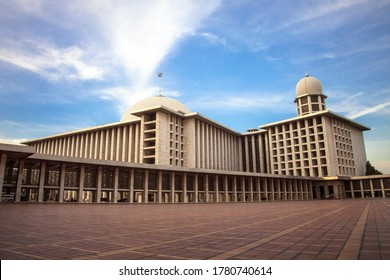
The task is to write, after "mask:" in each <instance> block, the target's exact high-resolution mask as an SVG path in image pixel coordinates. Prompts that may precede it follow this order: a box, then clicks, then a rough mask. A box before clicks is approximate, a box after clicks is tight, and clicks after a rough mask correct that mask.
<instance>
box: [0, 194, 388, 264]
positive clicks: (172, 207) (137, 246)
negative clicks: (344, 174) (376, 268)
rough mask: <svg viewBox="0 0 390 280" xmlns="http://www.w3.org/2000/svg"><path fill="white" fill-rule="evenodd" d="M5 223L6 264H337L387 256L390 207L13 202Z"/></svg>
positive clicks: (1, 238) (384, 203)
mask: <svg viewBox="0 0 390 280" xmlns="http://www.w3.org/2000/svg"><path fill="white" fill-rule="evenodd" d="M366 207H367V209H368V214H367V215H366V216H365V215H362V214H363V213H364V210H365V209H366ZM359 219H360V223H359V224H360V226H359V224H358V221H359ZM0 221H1V223H0V258H1V259H2V260H6V259H27V260H30V259H235V260H237V259H238V260H246V259H266V260H270V259H277V260H291V259H301V260H302V259H303V260H311V259H320V260H333V259H338V258H339V257H340V256H341V254H340V253H341V252H344V253H343V256H344V257H345V256H347V259H366V260H368V259H375V260H380V259H386V260H389V259H390V202H389V200H386V199H355V200H328V201H288V202H287V201H286V202H261V203H227V204H224V203H221V204H149V205H141V204H23V203H19V204H17V203H13V204H12V203H11V204H0ZM359 230H360V233H361V234H360V235H359ZM356 239H358V242H356Z"/></svg>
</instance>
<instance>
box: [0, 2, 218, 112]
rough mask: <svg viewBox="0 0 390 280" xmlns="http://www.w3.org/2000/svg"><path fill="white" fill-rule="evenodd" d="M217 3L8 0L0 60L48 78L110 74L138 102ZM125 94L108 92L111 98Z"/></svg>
mask: <svg viewBox="0 0 390 280" xmlns="http://www.w3.org/2000/svg"><path fill="white" fill-rule="evenodd" d="M220 4H221V0H211V1H210V0H201V1H194V0H160V1H157V0H156V1H125V0H122V1H116V2H115V4H113V3H112V1H109V0H93V1H92V0H70V1H66V2H64V3H62V4H61V5H59V4H58V2H56V1H50V0H36V1H19V0H18V1H17V0H15V1H14V2H13V3H11V4H10V3H5V4H4V7H5V8H3V9H2V10H3V11H4V12H3V14H2V15H1V14H0V16H4V21H5V20H8V21H9V22H7V23H9V24H7V28H5V27H4V26H5V25H4V26H3V28H2V27H0V44H1V45H2V48H1V49H0V60H2V61H5V62H7V63H11V64H13V65H15V66H18V67H20V68H23V69H26V70H29V71H32V72H34V73H37V74H39V75H42V76H43V77H45V78H47V79H49V80H60V79H66V80H91V79H92V80H96V79H105V78H107V77H109V78H110V81H113V83H112V84H116V86H117V87H126V88H129V89H131V91H129V92H127V95H131V96H134V97H135V98H137V96H138V95H140V94H141V93H139V92H146V94H149V93H148V92H150V87H151V84H150V79H151V77H152V76H153V74H154V73H155V71H156V69H157V68H158V67H159V65H160V64H161V63H162V62H163V60H164V58H165V57H166V56H167V54H169V53H170V52H171V51H172V49H173V48H174V47H175V46H176V45H177V43H178V42H179V41H180V40H181V39H182V38H183V37H185V36H188V35H191V34H192V33H193V32H195V31H196V30H197V29H198V28H199V27H200V26H201V24H202V22H203V20H204V19H206V18H207V17H208V16H209V15H210V14H211V13H212V12H214V11H215V10H216V9H217V8H218V7H219V5H220ZM0 13H1V9H0ZM25 22H32V23H33V24H31V26H30V25H28V24H27V25H26V24H24V23H25ZM20 23H22V24H20ZM40 24H42V26H40ZM20 26H22V27H20ZM23 28H24V29H23ZM20 29H23V30H20ZM57 32H58V33H59V34H61V37H60V36H58V35H59V34H57ZM26 34H29V35H28V36H27V35H26ZM1 35H4V36H1ZM63 36H64V38H63ZM1 38H2V39H1ZM86 46H87V47H86ZM113 77H114V78H115V79H116V80H114V79H113ZM98 94H100V93H98ZM124 95H125V94H124V93H123V92H122V93H118V91H116V92H115V93H114V91H111V94H109V96H110V98H114V99H116V98H122V97H123V96H124ZM99 96H103V97H107V96H106V95H99ZM125 100H129V98H126V99H125ZM117 101H118V102H119V103H122V104H123V102H127V101H123V100H122V99H117Z"/></svg>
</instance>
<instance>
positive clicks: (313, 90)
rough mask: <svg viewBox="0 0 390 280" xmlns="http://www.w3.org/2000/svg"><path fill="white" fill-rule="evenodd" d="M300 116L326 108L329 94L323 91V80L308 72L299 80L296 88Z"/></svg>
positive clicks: (296, 100) (296, 101)
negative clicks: (311, 75)
mask: <svg viewBox="0 0 390 280" xmlns="http://www.w3.org/2000/svg"><path fill="white" fill-rule="evenodd" d="M295 91H296V94H297V96H296V98H295V100H294V102H295V103H296V104H297V111H298V116H299V117H300V116H304V115H308V114H312V113H316V112H320V111H323V110H326V103H325V99H326V98H327V96H326V95H325V94H323V93H322V85H321V82H320V81H319V80H318V79H316V78H314V77H310V76H309V75H308V74H306V75H305V77H304V78H302V79H301V80H299V82H298V83H297V86H296V88H295Z"/></svg>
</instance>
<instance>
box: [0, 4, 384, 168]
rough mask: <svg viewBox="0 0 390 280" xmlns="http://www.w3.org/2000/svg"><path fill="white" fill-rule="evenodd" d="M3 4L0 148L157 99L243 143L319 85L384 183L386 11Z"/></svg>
mask: <svg viewBox="0 0 390 280" xmlns="http://www.w3.org/2000/svg"><path fill="white" fill-rule="evenodd" d="M111 2H114V1H107V0H69V1H54V0H51V1H48V0H35V1H23V0H7V1H6V0H0V71H1V75H0V98H1V102H0V140H3V141H16V142H18V141H21V140H25V139H32V138H38V137H43V136H47V135H51V134H54V133H60V132H66V131H70V130H74V129H80V128H86V127H90V126H94V125H98V124H107V123H111V122H115V121H118V120H119V119H120V117H121V115H122V114H123V113H124V111H126V109H127V108H128V107H129V106H131V105H132V104H134V103H135V102H137V101H139V100H140V99H142V98H145V97H149V96H153V95H156V94H158V88H159V80H158V77H157V73H158V72H163V73H164V76H163V79H162V86H163V92H162V93H163V94H164V95H167V96H171V97H173V98H176V99H178V100H179V101H181V102H183V103H184V104H185V105H187V106H188V107H189V108H190V109H191V110H192V111H195V112H199V113H201V114H203V115H206V116H208V117H210V118H211V119H214V120H215V121H218V122H220V123H222V124H225V125H227V126H229V127H231V128H233V129H234V130H237V131H240V132H245V131H246V129H248V128H254V127H258V126H260V125H262V124H266V123H269V122H274V121H279V120H283V119H285V118H290V117H294V116H296V111H295V104H294V103H293V100H294V97H295V85H296V83H297V82H298V80H299V79H300V78H302V77H303V76H304V75H305V73H309V74H310V75H312V76H314V77H316V78H318V79H319V80H320V81H321V82H322V85H323V91H324V93H325V94H326V95H327V96H328V99H327V105H328V108H329V109H330V110H333V111H334V112H336V113H339V114H342V115H344V116H347V117H350V118H352V119H353V120H355V121H357V122H359V123H362V124H364V125H367V126H369V127H371V129H372V130H371V131H368V132H365V141H366V150H367V157H368V159H369V160H370V161H371V162H372V163H373V164H374V165H375V166H376V167H377V168H378V169H380V170H381V171H382V172H385V173H390V148H389V147H390V137H389V136H390V125H389V123H390V122H389V116H390V79H389V77H390V70H389V69H390V67H389V66H390V17H389V16H388V15H389V14H390V1H389V0H383V1H380V0H369V1H364V0H346V1H310V0H305V1H287V0H286V1H265V0H264V1H262V0H257V1H256V0H237V1H233V0H231V1H223V0H198V1H190V0H166V1H163V0H162V1H157V0H156V1H136V0H133V1H124V0H123V1H115V5H113V4H112V3H111Z"/></svg>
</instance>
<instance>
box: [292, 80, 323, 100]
mask: <svg viewBox="0 0 390 280" xmlns="http://www.w3.org/2000/svg"><path fill="white" fill-rule="evenodd" d="M295 92H296V94H297V97H298V96H301V95H305V94H315V95H318V94H322V85H321V82H320V81H319V80H318V79H317V78H314V77H310V76H309V75H306V76H305V77H304V78H302V79H300V80H299V82H298V83H297V86H296V87H295Z"/></svg>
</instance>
